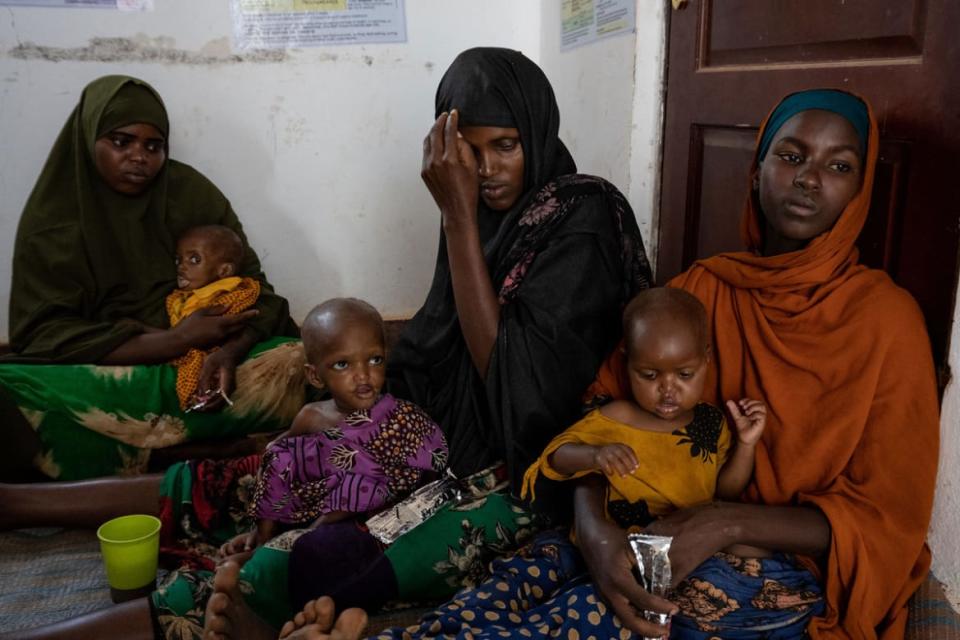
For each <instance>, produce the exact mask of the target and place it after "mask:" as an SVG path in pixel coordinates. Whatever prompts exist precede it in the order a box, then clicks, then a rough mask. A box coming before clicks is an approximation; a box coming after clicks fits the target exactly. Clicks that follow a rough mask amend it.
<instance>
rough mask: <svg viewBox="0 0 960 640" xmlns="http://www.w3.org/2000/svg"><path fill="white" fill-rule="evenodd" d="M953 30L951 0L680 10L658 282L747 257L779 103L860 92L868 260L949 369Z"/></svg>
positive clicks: (956, 49)
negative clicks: (759, 158) (813, 93)
mask: <svg viewBox="0 0 960 640" xmlns="http://www.w3.org/2000/svg"><path fill="white" fill-rule="evenodd" d="M958 24H960V2H956V1H955V0H910V1H905V0H777V2H760V1H757V0H723V1H722V2H719V1H711V0H691V2H690V3H689V4H688V5H687V7H686V8H685V9H683V10H680V11H673V12H672V14H671V21H670V35H669V56H668V72H667V100H666V115H665V123H664V157H663V176H662V185H661V186H662V190H661V209H660V237H659V254H658V255H659V258H658V264H657V280H658V281H659V282H665V281H666V280H667V279H669V278H670V277H672V276H674V275H676V274H677V273H679V272H680V271H682V270H683V269H685V268H686V267H688V266H689V265H690V264H691V263H692V262H693V261H694V260H696V259H698V258H703V257H707V256H710V255H713V254H715V253H718V252H721V251H730V250H739V249H741V248H742V246H741V243H740V236H739V220H740V215H741V213H742V211H743V199H744V197H745V196H746V193H747V189H748V184H749V183H748V176H747V171H748V169H749V164H750V159H751V154H752V149H753V145H754V139H755V137H756V132H757V128H758V126H759V123H760V121H761V120H762V119H763V117H764V116H765V115H766V113H767V111H768V110H769V109H770V108H771V107H772V106H773V105H774V104H775V103H776V102H777V101H778V100H779V99H780V98H782V97H783V96H784V95H786V94H787V93H791V92H793V91H798V90H801V89H807V88H812V87H837V88H840V89H846V90H849V91H853V92H854V93H858V94H860V95H863V96H864V97H865V98H867V99H868V100H869V101H870V102H871V104H872V105H873V107H874V111H875V113H876V116H877V120H878V122H879V124H880V136H881V148H880V162H879V166H878V168H877V177H876V181H875V187H874V194H873V203H872V206H871V212H870V217H869V219H868V221H867V225H866V227H865V229H864V231H863V234H862V235H861V237H860V241H859V246H860V250H861V255H862V258H863V261H864V262H865V263H867V264H869V265H871V266H875V267H878V268H882V269H885V270H886V271H887V272H888V273H890V275H891V276H892V277H893V278H894V279H895V280H896V281H897V283H898V284H900V285H901V286H903V287H905V288H907V289H908V290H909V291H910V292H911V293H912V294H913V295H914V297H916V298H917V300H918V302H919V303H920V306H921V308H922V309H923V311H924V314H925V315H926V318H927V323H928V327H929V329H930V333H931V338H932V341H933V345H934V355H935V357H936V358H937V361H938V363H940V362H942V361H943V359H944V355H945V353H946V351H945V349H946V344H947V339H948V336H949V330H950V325H951V318H952V313H953V295H954V289H955V285H956V269H957V247H958V236H960V232H958V220H960V176H957V175H956V174H957V169H958V168H960V82H958V81H957V80H956V78H958V77H960V35H958V32H957V25H958ZM943 382H945V381H943Z"/></svg>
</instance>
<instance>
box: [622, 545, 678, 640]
mask: <svg viewBox="0 0 960 640" xmlns="http://www.w3.org/2000/svg"><path fill="white" fill-rule="evenodd" d="M627 541H628V542H629V543H630V548H631V549H633V553H634V555H635V556H636V557H637V571H636V575H637V579H638V581H639V582H640V586H641V587H643V588H644V590H645V591H646V592H647V593H652V594H653V595H655V596H660V597H665V596H666V595H667V590H668V589H669V588H670V582H671V580H672V579H673V576H672V575H671V572H670V556H669V555H668V554H669V553H670V543H671V542H672V541H673V538H671V537H670V536H653V535H648V534H646V533H631V534H628V535H627ZM643 617H644V618H646V619H647V620H649V621H651V622H656V623H657V624H667V623H668V622H669V621H670V615H669V614H666V613H655V612H653V611H644V612H643ZM644 640H656V639H655V638H644Z"/></svg>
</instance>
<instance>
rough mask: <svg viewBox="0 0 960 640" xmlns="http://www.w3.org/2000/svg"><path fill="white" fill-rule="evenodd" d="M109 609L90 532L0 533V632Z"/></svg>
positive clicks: (97, 551)
mask: <svg viewBox="0 0 960 640" xmlns="http://www.w3.org/2000/svg"><path fill="white" fill-rule="evenodd" d="M112 604H113V603H112V602H111V601H110V588H109V587H108V586H107V576H106V574H105V573H104V570H103V561H102V560H101V559H100V545H99V543H98V542H97V536H96V534H95V533H94V532H93V531H89V530H65V529H24V530H22V531H11V532H6V533H2V534H0V631H16V630H17V629H29V628H32V627H38V626H40V625H44V624H50V623H53V622H58V621H60V620H64V619H67V618H73V617H76V616H79V615H82V614H84V613H90V612H91V611H96V610H98V609H103V608H105V607H109V606H111V605H112Z"/></svg>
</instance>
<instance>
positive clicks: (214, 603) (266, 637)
mask: <svg viewBox="0 0 960 640" xmlns="http://www.w3.org/2000/svg"><path fill="white" fill-rule="evenodd" d="M239 583H240V565H238V564H237V563H236V562H229V561H228V562H225V563H223V564H222V565H220V567H219V568H218V569H217V573H216V575H215V576H214V578H213V595H212V596H210V600H209V601H208V602H207V610H206V615H205V617H204V623H203V638H204V640H239V639H240V638H242V639H243V640H274V639H275V638H276V637H277V632H276V630H275V629H273V628H272V627H271V626H270V625H269V624H267V623H266V622H264V621H263V620H261V619H260V618H259V617H258V616H257V614H255V613H254V612H253V611H252V610H251V609H250V608H249V607H248V606H247V603H246V602H244V600H243V594H241V593H240V586H239Z"/></svg>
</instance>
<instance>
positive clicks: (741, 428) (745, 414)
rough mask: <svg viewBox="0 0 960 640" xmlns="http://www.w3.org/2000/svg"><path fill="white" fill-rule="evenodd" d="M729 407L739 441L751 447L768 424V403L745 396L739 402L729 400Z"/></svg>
mask: <svg viewBox="0 0 960 640" xmlns="http://www.w3.org/2000/svg"><path fill="white" fill-rule="evenodd" d="M727 409H728V410H729V411H730V415H731V416H733V424H734V425H735V426H736V428H737V442H738V443H740V444H742V445H746V446H749V447H752V446H753V445H755V444H757V441H758V440H760V436H761V435H763V428H764V427H765V426H766V425H767V405H766V404H764V403H763V401H762V400H751V399H750V398H744V399H743V400H740V401H738V402H734V401H733V400H727Z"/></svg>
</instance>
